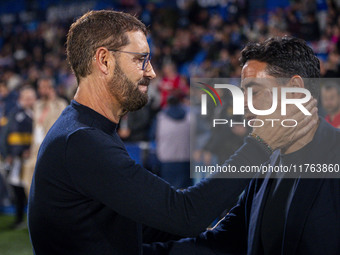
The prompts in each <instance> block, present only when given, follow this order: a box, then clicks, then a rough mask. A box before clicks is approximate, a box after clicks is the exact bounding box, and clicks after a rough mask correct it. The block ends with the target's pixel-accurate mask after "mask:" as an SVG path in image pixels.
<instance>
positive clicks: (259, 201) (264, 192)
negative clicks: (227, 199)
mask: <svg viewBox="0 0 340 255" xmlns="http://www.w3.org/2000/svg"><path fill="white" fill-rule="evenodd" d="M279 155H280V151H275V152H274V153H273V155H272V156H271V160H270V165H272V166H274V165H275V164H276V161H277V159H278V157H279ZM270 175H271V173H268V174H267V175H266V177H265V178H264V179H263V180H259V179H257V180H256V184H255V185H256V186H257V185H260V187H259V188H258V187H256V186H255V187H254V197H253V200H252V205H251V211H250V218H249V230H248V252H247V254H248V255H256V254H258V253H259V249H260V242H261V240H260V236H261V233H260V229H261V220H262V214H263V207H264V205H265V201H266V200H267V197H268V194H269V190H270V185H271V183H272V179H270Z"/></svg>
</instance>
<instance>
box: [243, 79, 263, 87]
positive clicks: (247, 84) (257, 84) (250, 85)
mask: <svg viewBox="0 0 340 255" xmlns="http://www.w3.org/2000/svg"><path fill="white" fill-rule="evenodd" d="M243 86H244V88H249V87H253V86H262V84H261V83H258V82H255V81H250V82H247V83H246V84H244V85H243Z"/></svg>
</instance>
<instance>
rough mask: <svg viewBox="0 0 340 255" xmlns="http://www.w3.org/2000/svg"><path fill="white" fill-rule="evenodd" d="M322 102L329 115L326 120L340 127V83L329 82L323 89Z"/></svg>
mask: <svg viewBox="0 0 340 255" xmlns="http://www.w3.org/2000/svg"><path fill="white" fill-rule="evenodd" d="M321 103H322V107H323V108H324V109H325V111H326V113H327V115H326V117H325V119H326V121H327V122H328V123H330V124H331V125H332V126H333V127H336V128H340V85H339V84H334V83H327V84H325V85H324V86H323V87H322V89H321Z"/></svg>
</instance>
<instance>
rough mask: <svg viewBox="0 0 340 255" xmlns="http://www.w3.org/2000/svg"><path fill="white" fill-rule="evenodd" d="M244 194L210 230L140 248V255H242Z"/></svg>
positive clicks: (243, 242) (243, 248)
mask: <svg viewBox="0 0 340 255" xmlns="http://www.w3.org/2000/svg"><path fill="white" fill-rule="evenodd" d="M244 194H245V193H243V195H242V197H241V198H240V200H239V202H238V203H237V205H236V206H235V207H233V208H232V209H231V210H230V212H229V213H227V215H226V216H225V217H224V218H223V219H222V220H221V221H220V222H219V223H218V224H216V226H215V227H214V228H213V229H212V230H208V231H205V232H203V233H201V234H200V235H199V236H197V237H195V238H184V239H181V240H178V241H170V242H166V243H161V242H157V243H152V244H144V245H143V254H144V255H165V254H170V255H182V254H185V255H222V254H229V255H230V254H239V255H240V254H246V247H247V227H246V224H245V217H246V210H245V203H244V200H245V195H244Z"/></svg>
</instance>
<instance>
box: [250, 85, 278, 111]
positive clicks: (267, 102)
mask: <svg viewBox="0 0 340 255" xmlns="http://www.w3.org/2000/svg"><path fill="white" fill-rule="evenodd" d="M253 101H254V107H255V108H256V109H259V110H260V109H261V110H267V109H269V108H271V106H272V104H273V94H272V93H271V91H269V90H263V91H261V92H259V93H257V94H256V95H254V96H253ZM278 103H279V102H278Z"/></svg>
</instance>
